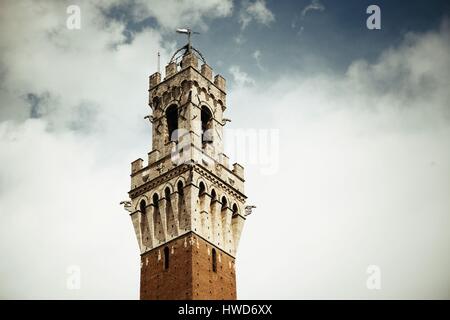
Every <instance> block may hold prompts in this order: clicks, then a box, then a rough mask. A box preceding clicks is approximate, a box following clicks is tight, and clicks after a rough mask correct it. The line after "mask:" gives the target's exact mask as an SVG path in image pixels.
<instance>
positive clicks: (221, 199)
mask: <svg viewBox="0 0 450 320" xmlns="http://www.w3.org/2000/svg"><path fill="white" fill-rule="evenodd" d="M220 203H221V204H222V209H224V208H226V207H228V199H227V197H226V196H225V195H222V197H221V198H220Z"/></svg>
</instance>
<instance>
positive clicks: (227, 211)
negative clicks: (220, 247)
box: [221, 205, 233, 253]
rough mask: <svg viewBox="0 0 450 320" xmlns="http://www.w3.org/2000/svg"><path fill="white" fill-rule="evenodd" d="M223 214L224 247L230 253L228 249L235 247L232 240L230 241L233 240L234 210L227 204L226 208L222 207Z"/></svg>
mask: <svg viewBox="0 0 450 320" xmlns="http://www.w3.org/2000/svg"><path fill="white" fill-rule="evenodd" d="M221 214H222V233H223V241H224V248H226V250H227V252H228V253H229V251H228V250H229V249H231V248H232V247H233V244H232V242H230V240H231V241H232V234H231V218H232V216H233V211H232V210H231V208H230V207H228V205H227V206H226V207H225V208H222V210H221Z"/></svg>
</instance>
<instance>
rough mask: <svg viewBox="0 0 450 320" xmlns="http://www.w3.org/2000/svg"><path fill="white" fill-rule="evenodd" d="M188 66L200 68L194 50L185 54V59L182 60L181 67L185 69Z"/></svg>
mask: <svg viewBox="0 0 450 320" xmlns="http://www.w3.org/2000/svg"><path fill="white" fill-rule="evenodd" d="M187 67H193V68H194V69H198V58H197V57H196V55H195V54H193V53H192V52H191V53H188V54H186V55H184V56H183V60H181V68H182V69H185V68H187Z"/></svg>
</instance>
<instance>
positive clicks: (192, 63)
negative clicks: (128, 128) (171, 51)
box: [149, 53, 226, 92]
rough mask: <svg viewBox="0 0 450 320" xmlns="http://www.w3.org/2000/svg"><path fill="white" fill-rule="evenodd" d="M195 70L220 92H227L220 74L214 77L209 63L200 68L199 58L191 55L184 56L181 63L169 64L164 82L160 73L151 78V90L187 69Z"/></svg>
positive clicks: (224, 81) (172, 62) (173, 62)
mask: <svg viewBox="0 0 450 320" xmlns="http://www.w3.org/2000/svg"><path fill="white" fill-rule="evenodd" d="M189 67H191V68H193V69H195V70H196V71H198V72H199V73H200V74H201V75H202V76H203V77H204V78H206V79H207V80H208V81H209V82H211V83H212V84H214V85H215V86H216V87H217V88H218V89H219V90H221V91H223V92H225V89H226V80H225V78H224V77H222V76H221V75H220V74H216V75H215V76H214V77H213V69H212V68H211V66H210V65H208V64H207V63H203V64H202V65H201V66H200V69H199V68H198V58H197V56H196V55H195V54H193V53H189V54H186V55H185V56H183V58H182V60H181V62H180V63H176V62H175V61H171V62H169V63H168V64H167V65H166V67H165V76H164V80H162V75H161V73H160V72H155V73H153V74H152V75H150V77H149V90H153V89H155V87H157V86H158V85H159V84H161V83H163V82H165V81H166V80H167V79H169V78H171V77H173V76H174V75H176V74H177V73H179V72H181V71H183V70H185V69H187V68H189Z"/></svg>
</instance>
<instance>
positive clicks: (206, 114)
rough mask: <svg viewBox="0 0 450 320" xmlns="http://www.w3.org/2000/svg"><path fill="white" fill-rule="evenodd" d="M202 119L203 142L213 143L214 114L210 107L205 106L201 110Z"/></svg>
mask: <svg viewBox="0 0 450 320" xmlns="http://www.w3.org/2000/svg"><path fill="white" fill-rule="evenodd" d="M201 120H202V142H203V143H204V144H205V143H211V142H212V141H213V132H212V130H210V129H212V124H213V119H212V114H211V111H209V109H208V107H206V106H203V107H202V111H201Z"/></svg>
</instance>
